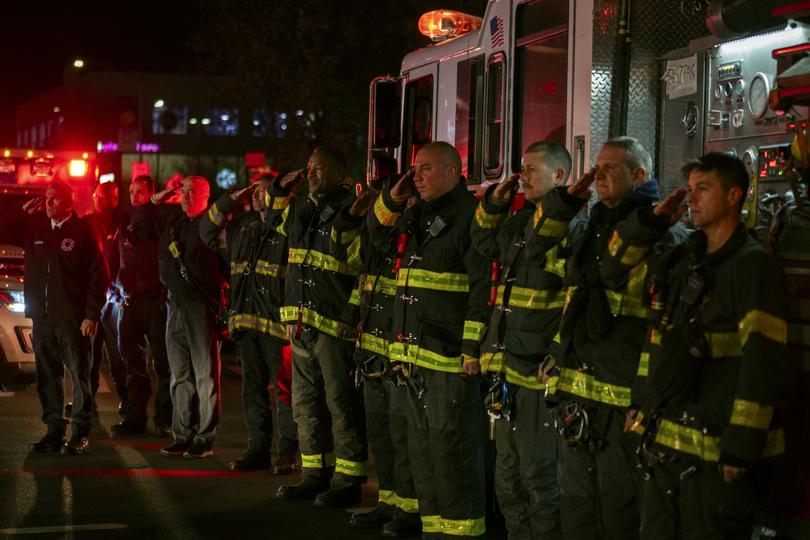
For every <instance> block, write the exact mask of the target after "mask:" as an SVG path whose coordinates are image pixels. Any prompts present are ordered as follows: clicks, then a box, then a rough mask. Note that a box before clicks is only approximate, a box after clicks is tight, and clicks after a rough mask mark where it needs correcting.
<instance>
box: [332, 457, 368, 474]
mask: <svg viewBox="0 0 810 540" xmlns="http://www.w3.org/2000/svg"><path fill="white" fill-rule="evenodd" d="M335 472H336V473H341V474H345V475H346V476H365V475H366V464H365V463H364V462H362V461H350V460H348V459H342V458H337V461H336V462H335Z"/></svg>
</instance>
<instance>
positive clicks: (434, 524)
mask: <svg viewBox="0 0 810 540" xmlns="http://www.w3.org/2000/svg"><path fill="white" fill-rule="evenodd" d="M421 518H422V532H423V533H440V532H442V518H441V516H421Z"/></svg>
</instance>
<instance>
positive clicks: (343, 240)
mask: <svg viewBox="0 0 810 540" xmlns="http://www.w3.org/2000/svg"><path fill="white" fill-rule="evenodd" d="M360 230H361V229H353V230H351V231H344V232H338V231H337V229H335V228H334V227H332V235H331V236H332V242H335V243H336V244H340V245H342V246H345V245H346V244H350V243H351V242H352V241H353V240H354V239H355V238H357V237H358V236H360Z"/></svg>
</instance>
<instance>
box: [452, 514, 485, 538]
mask: <svg viewBox="0 0 810 540" xmlns="http://www.w3.org/2000/svg"><path fill="white" fill-rule="evenodd" d="M486 531H487V528H486V525H485V523H484V518H483V517H480V518H476V519H445V518H442V521H441V532H442V534H449V535H451V536H479V535H481V534H484V533H485V532H486Z"/></svg>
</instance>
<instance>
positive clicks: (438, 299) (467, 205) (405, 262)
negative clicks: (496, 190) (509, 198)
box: [369, 182, 490, 373]
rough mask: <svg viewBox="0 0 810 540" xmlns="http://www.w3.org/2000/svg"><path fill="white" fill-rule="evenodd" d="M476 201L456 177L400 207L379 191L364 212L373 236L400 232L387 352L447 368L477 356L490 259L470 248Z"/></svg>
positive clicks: (382, 239)
mask: <svg viewBox="0 0 810 540" xmlns="http://www.w3.org/2000/svg"><path fill="white" fill-rule="evenodd" d="M476 206H477V200H476V199H475V196H474V195H473V194H472V193H470V192H469V191H468V190H467V188H466V186H465V185H464V183H463V182H459V184H458V185H457V186H456V187H455V188H453V189H452V190H451V191H450V192H448V193H446V194H445V195H443V196H441V197H439V198H438V199H436V200H434V201H430V202H426V201H419V202H417V203H416V204H415V205H413V206H412V207H410V208H408V209H406V208H405V203H402V204H395V203H394V202H393V201H392V200H391V198H390V193H389V190H388V189H385V190H383V193H382V195H381V196H380V197H378V198H377V201H376V202H375V204H374V210H373V212H371V213H370V216H369V225H370V227H371V234H372V237H373V239H374V241H375V243H379V242H386V241H388V238H389V236H390V235H391V234H392V228H394V227H396V229H397V230H398V231H399V232H404V233H406V234H407V235H408V236H407V240H408V241H407V245H405V246H404V248H405V249H404V252H403V253H402V254H401V255H402V256H401V257H400V256H399V255H400V254H399V253H397V257H398V259H401V262H400V266H399V269H398V272H397V282H396V298H395V300H394V315H393V321H392V327H391V337H390V338H389V350H388V354H389V358H390V359H391V360H392V361H401V362H409V363H412V364H415V365H417V366H422V367H425V368H429V369H434V370H438V371H443V372H448V373H461V372H462V371H463V358H462V355H465V356H467V357H470V358H474V359H478V358H479V356H480V354H479V353H480V349H479V340H480V337H481V333H482V331H483V329H484V324H485V322H486V320H487V316H488V311H489V310H488V306H487V299H488V297H487V292H488V285H489V282H488V277H489V273H488V271H489V267H490V261H488V260H487V259H486V258H485V257H482V256H481V255H480V254H479V253H478V252H477V251H475V248H474V247H473V244H472V240H471V238H470V223H471V222H472V220H473V216H474V214H475V209H476Z"/></svg>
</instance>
